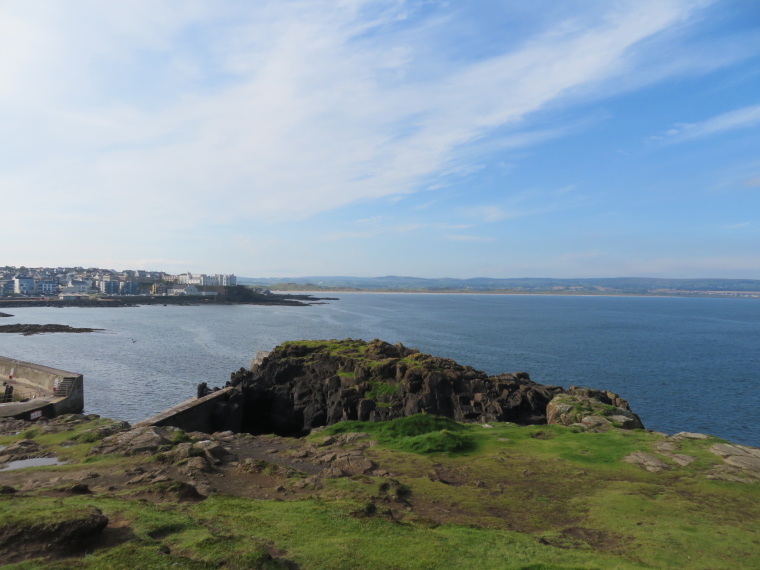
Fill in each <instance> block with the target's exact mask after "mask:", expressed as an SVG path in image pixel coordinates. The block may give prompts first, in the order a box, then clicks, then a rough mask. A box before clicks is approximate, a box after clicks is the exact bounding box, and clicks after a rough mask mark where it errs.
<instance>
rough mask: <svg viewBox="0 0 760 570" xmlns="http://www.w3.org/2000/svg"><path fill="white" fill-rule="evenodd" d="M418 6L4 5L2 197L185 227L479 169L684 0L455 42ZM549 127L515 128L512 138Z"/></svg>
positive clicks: (688, 8)
mask: <svg viewBox="0 0 760 570" xmlns="http://www.w3.org/2000/svg"><path fill="white" fill-rule="evenodd" d="M410 6H411V7H413V6H414V3H412V4H411V5H407V4H405V3H397V2H392V1H369V0H368V1H355V2H345V3H337V4H336V3H333V2H319V1H312V2H301V1H292V2H264V3H256V4H248V3H236V2H221V3H217V4H215V5H214V6H213V7H210V6H208V5H207V4H205V3H202V2H188V3H186V4H183V6H182V7H177V5H176V4H174V3H169V2H134V3H130V5H129V7H126V6H125V5H115V4H112V3H104V4H99V3H98V4H93V3H89V2H83V1H82V2H72V3H70V4H69V3H67V5H66V7H65V8H66V9H65V10H64V9H63V7H61V8H54V9H53V10H52V11H51V13H49V14H47V15H46V16H41V15H40V14H39V13H38V12H37V11H36V10H35V9H34V8H31V7H30V8H23V7H19V6H18V5H11V6H9V5H7V4H6V5H4V6H3V7H2V9H0V16H1V17H0V21H4V22H6V24H4V25H5V26H6V27H8V29H12V30H14V31H13V33H12V34H10V35H9V36H6V38H5V40H4V43H5V47H6V48H10V46H11V44H13V46H16V47H15V48H14V49H12V50H11V49H5V50H2V51H3V52H4V56H3V57H4V59H3V61H2V62H1V63H0V69H2V71H3V72H4V73H0V76H1V77H3V81H2V86H1V88H0V102H2V103H4V108H5V111H2V118H3V120H4V124H5V125H7V129H8V136H7V137H5V140H6V141H12V142H6V143H5V144H4V145H3V148H2V149H0V150H2V151H3V152H4V155H5V157H6V159H5V163H4V164H3V168H2V169H0V184H2V186H3V187H4V188H8V189H11V192H9V194H10V196H11V197H10V199H9V200H8V202H6V204H5V207H6V208H8V209H9V210H11V211H15V210H16V209H19V208H23V199H22V197H23V196H28V195H35V196H38V197H40V198H41V200H40V203H39V204H38V208H39V210H38V211H40V212H42V213H44V214H45V215H49V216H53V215H55V214H56V213H60V212H61V211H76V212H79V213H80V214H82V213H83V214H84V215H89V216H90V219H92V220H93V221H95V220H101V221H103V222H106V223H107V224H113V223H119V222H122V223H123V222H124V221H125V220H129V219H133V220H135V219H140V220H142V222H141V223H142V224H144V225H145V227H150V226H152V225H154V224H157V223H160V224H162V225H163V227H173V228H176V229H191V228H195V227H198V226H200V225H203V224H209V223H211V224H224V223H229V222H231V221H235V220H241V219H252V220H269V221H271V220H277V219H291V218H306V217H309V216H311V215H313V214H314V213H317V212H321V211H326V210H330V209H334V208H337V207H340V206H343V205H346V204H348V203H352V202H355V201H360V200H372V199H377V198H380V197H385V196H391V195H403V194H408V193H411V192H415V191H417V190H418V189H420V188H421V185H422V184H423V183H425V182H426V181H429V180H432V179H435V178H436V177H439V176H442V175H444V174H445V173H446V172H449V173H450V172H464V173H467V172H469V171H470V170H468V169H473V168H478V166H477V165H473V164H470V165H467V164H462V163H461V160H460V159H461V151H462V149H463V147H464V146H466V145H468V144H471V143H473V142H475V141H478V140H481V139H483V138H484V137H486V136H489V135H490V134H492V133H493V131H494V129H499V128H504V127H511V128H517V127H519V126H521V125H522V124H523V122H524V121H525V119H526V118H527V117H529V116H530V115H531V113H534V112H536V111H538V110H540V109H542V108H544V107H545V106H547V105H556V104H558V103H560V102H561V101H562V100H563V97H565V95H566V94H567V93H569V92H572V91H573V90H574V89H577V88H579V87H582V86H584V85H588V84H598V83H599V82H603V81H605V80H609V79H611V78H614V77H615V76H616V75H617V74H618V73H619V72H620V66H621V61H622V60H623V59H624V58H625V56H626V54H627V53H628V52H629V51H630V50H631V49H633V48H634V47H635V46H637V44H638V43H639V42H641V41H642V40H644V39H646V38H648V37H651V36H653V35H655V34H658V33H661V32H663V31H664V30H667V29H668V28H669V27H671V26H674V25H677V24H680V23H682V22H683V21H684V20H685V19H687V18H688V17H689V16H690V14H691V13H692V12H693V9H694V4H693V3H689V2H680V1H675V0H673V1H667V2H663V1H658V2H641V1H637V2H623V3H618V4H616V5H615V6H611V7H609V8H608V9H607V11H606V12H605V13H604V17H602V18H598V17H597V16H595V17H594V18H590V17H589V18H588V20H587V21H584V16H583V14H579V15H578V16H577V18H576V20H575V22H574V25H573V26H569V25H567V24H568V23H567V22H543V21H541V22H539V23H540V24H541V25H542V26H543V27H542V28H540V29H539V31H538V32H537V33H536V34H535V35H534V36H532V37H529V38H527V39H526V40H525V41H524V42H523V43H522V44H520V45H519V46H513V45H510V46H509V47H508V48H506V47H505V48H504V51H502V52H496V53H494V54H489V55H488V56H487V57H481V58H479V59H474V60H467V61H456V60H451V59H446V57H445V56H444V55H436V54H435V53H431V50H429V49H426V48H425V42H429V41H432V42H433V44H435V43H436V42H437V41H440V36H442V35H445V34H446V33H447V32H448V30H447V27H446V26H447V25H449V24H447V20H446V18H442V19H425V18H416V19H415V18H414V17H413V16H414V14H413V13H412V10H411V8H410ZM84 14H87V15H88V17H89V21H84V22H82V21H81V20H80V17H81V16H82V15H84ZM201 21H202V22H204V23H205V24H206V25H207V31H206V32H205V33H204V34H203V35H198V36H193V29H194V26H195V25H196V24H197V23H198V22H201ZM8 22H10V23H8ZM95 22H97V25H93V24H94V23H95ZM133 82H136V84H135V83H133ZM748 112H749V111H748ZM740 120H741V118H740V117H738V116H736V117H733V118H732V117H724V118H723V119H722V122H721V121H714V122H713V123H712V126H710V125H705V126H704V127H703V130H704V131H706V132H707V131H709V130H710V129H712V130H713V131H715V130H718V129H720V128H730V127H727V126H723V127H721V125H728V124H735V123H737V122H739V121H740ZM545 136H546V135H545V134H544V133H541V132H537V133H535V134H530V133H523V134H518V133H515V132H509V133H506V134H505V138H504V144H505V145H507V146H509V145H515V146H518V147H519V146H520V145H524V144H535V142H537V141H540V140H542V137H545ZM127 196H129V197H131V199H130V200H128V201H127V200H120V201H119V202H118V204H119V205H118V207H114V204H115V200H116V198H117V197H127ZM146 203H149V204H150V208H148V209H146V208H145V204H146Z"/></svg>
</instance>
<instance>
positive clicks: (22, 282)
mask: <svg viewBox="0 0 760 570" xmlns="http://www.w3.org/2000/svg"><path fill="white" fill-rule="evenodd" d="M35 291H36V287H35V283H34V279H32V278H31V277H26V276H24V275H16V277H14V278H13V292H14V293H16V294H17V295H31V294H33V293H34V292H35Z"/></svg>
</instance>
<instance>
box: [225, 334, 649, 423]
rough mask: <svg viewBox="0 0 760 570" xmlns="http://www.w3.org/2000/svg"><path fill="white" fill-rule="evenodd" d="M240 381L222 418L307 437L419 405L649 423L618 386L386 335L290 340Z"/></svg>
mask: <svg viewBox="0 0 760 570" xmlns="http://www.w3.org/2000/svg"><path fill="white" fill-rule="evenodd" d="M231 384H232V385H234V386H237V387H238V389H239V390H240V392H241V394H242V398H237V399H234V400H233V404H232V407H231V409H229V410H227V411H225V412H223V413H221V414H220V416H222V417H224V418H227V419H229V418H234V417H237V414H240V413H242V424H241V430H242V431H245V432H248V433H278V434H280V435H302V434H304V433H308V432H309V431H310V430H311V429H313V428H316V427H321V426H326V425H332V424H335V423H337V422H341V421H351V420H358V421H373V422H376V421H386V420H392V419H396V418H401V417H407V416H412V415H415V414H419V413H424V414H428V415H434V416H443V417H447V418H451V419H453V420H455V421H457V422H474V423H481V424H482V423H491V422H515V423H518V424H523V425H535V424H546V423H561V424H563V425H573V424H578V425H583V426H585V427H589V428H594V429H604V428H607V427H610V426H619V427H623V428H628V429H636V428H639V429H640V428H643V425H642V423H641V420H640V419H639V417H638V416H637V415H636V414H635V413H633V412H632V411H631V410H630V407H629V405H628V402H626V401H625V400H624V399H622V398H621V397H620V396H618V395H617V394H614V393H612V392H608V391H602V390H595V389H589V388H581V387H575V386H570V387H569V388H567V389H564V388H562V387H560V386H545V385H542V384H538V383H536V382H533V381H531V379H530V377H529V375H528V374H527V373H526V372H512V373H504V374H499V375H497V376H488V375H487V374H486V373H485V372H481V371H479V370H475V369H473V368H471V367H469V366H462V365H460V364H457V363H456V362H454V361H453V360H450V359H447V358H440V357H436V356H431V355H429V354H423V353H421V352H419V351H418V350H416V349H413V348H407V347H405V346H403V345H401V344H395V345H391V344H389V343H387V342H384V341H381V340H377V339H375V340H373V341H371V342H365V341H361V340H353V339H345V340H329V341H295V342H286V343H284V344H282V345H281V346H278V347H277V348H275V349H274V350H272V351H271V352H270V353H268V354H267V355H266V356H263V357H262V358H260V360H259V361H258V362H257V363H255V364H254V365H253V366H252V367H251V370H245V369H241V370H240V371H238V372H236V373H234V374H232V377H231ZM219 427H229V425H227V426H219Z"/></svg>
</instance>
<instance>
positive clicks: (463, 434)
mask: <svg viewBox="0 0 760 570" xmlns="http://www.w3.org/2000/svg"><path fill="white" fill-rule="evenodd" d="M349 432H367V433H370V434H372V435H373V436H374V437H375V438H376V439H377V441H378V442H379V443H380V444H381V445H384V446H386V447H390V448H392V449H398V450H403V451H410V452H413V453H423V454H424V453H449V454H457V453H464V452H469V451H472V450H474V449H475V446H476V444H475V439H474V438H472V437H471V436H470V435H468V433H467V432H468V428H467V427H466V426H464V425H463V424H459V423H457V422H455V421H454V420H450V419H448V418H441V417H436V416H428V415H425V414H416V415H414V416H409V417H406V418H398V419H395V420H391V421H387V422H342V423H340V424H336V425H334V426H332V427H330V428H328V429H327V430H326V433H329V434H333V435H334V434H339V433H349Z"/></svg>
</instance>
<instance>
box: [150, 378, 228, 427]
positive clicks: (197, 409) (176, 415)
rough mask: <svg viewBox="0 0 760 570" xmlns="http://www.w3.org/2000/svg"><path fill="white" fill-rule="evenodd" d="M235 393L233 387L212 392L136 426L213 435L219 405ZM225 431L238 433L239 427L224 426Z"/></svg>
mask: <svg viewBox="0 0 760 570" xmlns="http://www.w3.org/2000/svg"><path fill="white" fill-rule="evenodd" d="M233 393H235V388H234V387H233V386H228V387H227V388H222V389H221V390H219V391H217V392H212V393H211V394H209V395H208V396H204V397H203V398H194V399H192V400H187V401H185V402H182V403H181V404H178V405H176V406H174V407H172V408H169V409H168V410H165V411H163V412H161V413H160V414H157V415H155V416H153V417H150V418H147V419H145V420H143V421H141V422H139V423H137V424H135V427H140V426H174V427H178V428H180V429H183V430H185V431H202V432H204V433H213V432H215V431H218V427H219V426H218V425H216V421H215V414H216V412H217V411H218V409H219V406H220V405H224V404H226V403H227V402H228V401H229V399H230V396H232V394H233ZM226 427H227V429H232V430H233V431H239V430H240V425H237V426H234V425H232V426H226Z"/></svg>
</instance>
